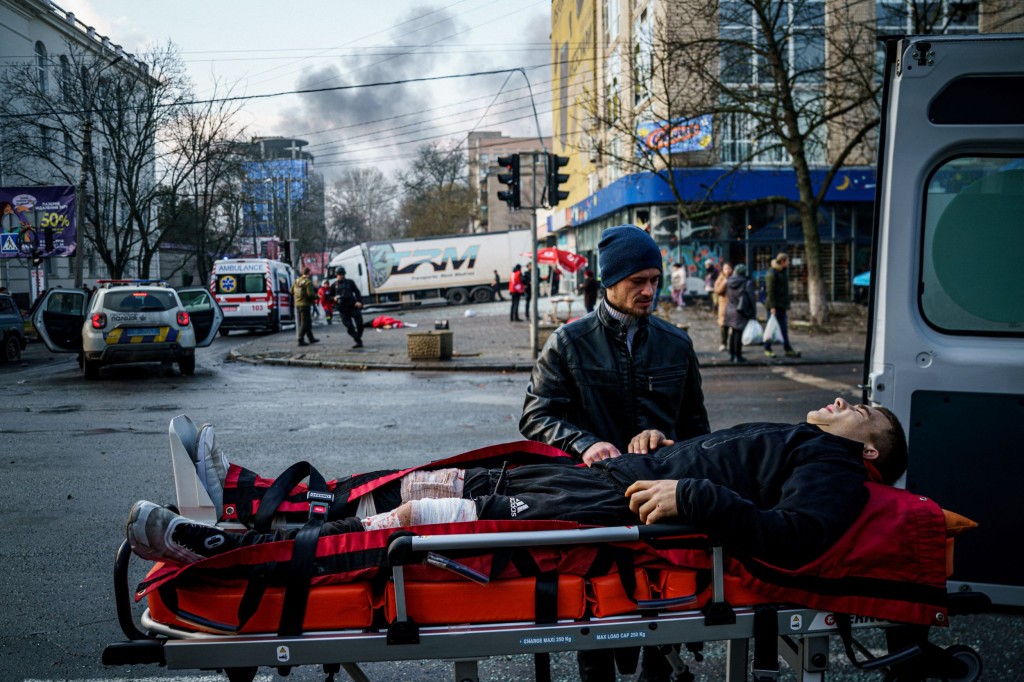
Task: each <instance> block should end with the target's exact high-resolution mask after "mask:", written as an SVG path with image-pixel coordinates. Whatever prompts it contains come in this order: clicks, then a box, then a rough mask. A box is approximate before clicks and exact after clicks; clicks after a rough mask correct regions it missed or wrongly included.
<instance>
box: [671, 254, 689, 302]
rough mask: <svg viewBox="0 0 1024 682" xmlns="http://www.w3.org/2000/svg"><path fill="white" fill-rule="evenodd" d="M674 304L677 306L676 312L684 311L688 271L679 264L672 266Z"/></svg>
mask: <svg viewBox="0 0 1024 682" xmlns="http://www.w3.org/2000/svg"><path fill="white" fill-rule="evenodd" d="M670 283H671V288H672V302H673V303H675V304H676V310H682V309H683V292H684V291H686V269H685V268H683V266H682V265H680V264H679V263H673V264H672V278H671V280H670Z"/></svg>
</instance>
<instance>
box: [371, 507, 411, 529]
mask: <svg viewBox="0 0 1024 682" xmlns="http://www.w3.org/2000/svg"><path fill="white" fill-rule="evenodd" d="M362 521H363V528H365V529H366V530H380V529H381V528H399V527H400V526H401V525H402V524H401V523H399V521H398V510H397V509H392V510H391V511H389V512H383V513H381V514H377V515H375V516H367V517H366V518H365V519H363V520H362Z"/></svg>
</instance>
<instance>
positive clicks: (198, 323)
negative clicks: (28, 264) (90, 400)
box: [32, 280, 224, 379]
mask: <svg viewBox="0 0 1024 682" xmlns="http://www.w3.org/2000/svg"><path fill="white" fill-rule="evenodd" d="M97 286H98V288H97V289H96V290H95V291H94V292H92V293H91V294H90V292H89V291H86V290H84V289H65V288H56V289H52V290H50V291H48V292H47V293H46V294H45V297H44V298H43V300H42V301H41V302H40V303H39V305H38V306H37V307H36V309H35V312H34V313H33V315H32V324H33V326H35V328H36V331H38V332H39V336H40V338H41V339H42V340H43V343H45V344H46V347H47V348H49V349H50V350H51V351H53V352H55V353H79V362H80V364H81V366H82V370H83V372H84V373H85V378H86V379H96V378H98V377H99V371H100V368H101V367H103V366H104V365H117V364H126V363H134V362H165V361H171V362H176V363H177V364H178V370H179V371H180V372H181V373H182V374H186V375H191V374H193V373H195V370H196V356H195V349H196V348H198V347H203V346H208V345H210V343H212V342H213V339H214V337H216V335H217V330H218V329H219V327H220V323H221V321H222V320H223V319H224V315H223V313H222V312H221V310H220V307H219V306H218V305H217V302H216V301H215V300H214V299H213V296H212V295H211V294H210V292H209V291H207V290H206V289H203V288H192V289H181V290H177V291H176V290H174V289H172V288H171V287H169V286H167V283H166V282H162V281H152V280H100V281H99V282H97Z"/></svg>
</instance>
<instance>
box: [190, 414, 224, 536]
mask: <svg viewBox="0 0 1024 682" xmlns="http://www.w3.org/2000/svg"><path fill="white" fill-rule="evenodd" d="M230 466H231V465H230V463H229V462H228V458H227V456H226V455H225V454H224V451H223V450H221V449H220V448H218V447H217V443H216V436H215V434H214V432H213V426H212V425H211V424H203V425H202V427H200V429H199V435H198V436H197V437H196V474H198V475H199V481H200V482H201V483H202V484H203V487H204V488H206V492H207V493H209V495H210V499H211V500H212V501H213V506H214V507H215V509H216V511H217V518H218V519H219V518H220V517H221V514H223V513H224V481H226V480H227V478H228V467H230Z"/></svg>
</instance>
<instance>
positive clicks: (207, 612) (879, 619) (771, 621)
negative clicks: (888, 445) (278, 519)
mask: <svg viewBox="0 0 1024 682" xmlns="http://www.w3.org/2000/svg"><path fill="white" fill-rule="evenodd" d="M187 436H188V434H184V437H185V442H189V441H188V439H187ZM181 437H182V434H178V435H177V436H176V435H175V430H174V423H173V422H172V439H171V441H172V453H174V451H175V441H176V438H178V442H181ZM192 440H194V439H192ZM179 470H180V471H181V472H188V471H191V472H192V473H191V476H192V477H193V478H194V476H195V475H194V469H191V467H190V465H188V466H186V465H185V464H184V463H181V466H180V467H179V463H178V462H176V463H175V472H176V480H178V479H179V477H178V473H179ZM178 483H179V486H178V501H179V505H180V506H184V507H189V505H192V507H193V509H191V510H190V511H191V513H190V514H189V515H192V516H197V515H199V514H197V513H196V511H195V509H198V508H202V507H204V506H205V505H207V504H209V502H208V499H207V500H203V499H202V495H203V492H202V491H201V490H200V489H198V488H197V487H196V486H194V485H193V483H192V481H190V480H189V479H188V476H182V477H181V480H178ZM891 490H892V489H884V490H882V489H879V490H878V491H877V493H876V494H874V495H873V497H872V499H873V500H874V502H869V505H868V507H867V508H866V510H865V514H866V515H868V516H869V517H870V514H872V513H878V514H883V513H892V507H893V505H892V500H893V498H892V497H891V496H897V497H898V496H900V495H904V496H907V494H906V493H904V492H902V491H894V492H890V491H891ZM183 491H184V493H183ZM909 497H914V498H916V499H915V500H912V501H911V502H910V504H909V506H908V512H907V513H908V518H916V519H918V520H919V521H920V522H921V523H923V524H924V525H925V526H926V527H927V528H926V531H927V532H926V534H927V535H928V537H929V538H930V539H929V542H928V543H927V544H928V547H929V548H930V549H932V550H934V551H930V552H928V553H926V555H919V554H915V556H914V558H913V565H908V566H907V567H906V570H905V571H903V572H902V574H901V569H898V570H896V571H894V574H896V575H902V577H900V578H899V579H898V580H896V581H895V582H893V581H890V582H891V583H892V584H889V585H888V587H886V586H884V585H883V586H882V588H877V587H873V586H871V585H869V586H868V588H865V587H864V583H865V581H867V582H869V583H870V582H871V580H873V579H872V578H870V577H867V578H865V577H863V576H859V575H858V576H855V577H854V580H853V581H852V582H850V581H849V580H846V577H845V576H844V578H843V579H842V580H839V581H834V582H830V581H828V580H827V579H825V578H823V577H822V576H821V575H817V574H816V572H817V571H819V570H820V571H822V572H824V571H825V570H826V569H827V568H828V567H829V566H830V565H831V564H848V565H850V564H870V563H871V562H870V560H869V559H870V557H869V556H868V555H857V554H856V553H855V552H854V553H853V554H849V553H848V554H847V555H846V556H839V557H837V556H829V555H825V556H824V557H823V558H822V559H821V560H820V561H818V562H815V563H812V565H810V567H809V570H810V573H811V575H810V577H809V578H808V576H807V575H798V574H796V573H793V574H792V575H790V574H789V573H787V572H779V571H774V572H773V571H772V569H771V567H767V566H763V565H759V564H757V563H756V562H754V563H751V562H749V561H748V562H744V561H740V560H737V559H736V558H734V557H729V556H727V555H726V554H725V553H724V552H723V550H722V548H721V547H719V546H716V544H715V543H713V542H712V541H711V540H709V539H708V538H707V537H705V536H703V535H700V534H699V533H697V532H695V531H694V529H691V528H685V527H673V526H668V525H660V524H659V525H653V526H626V527H616V528H603V527H582V526H579V525H578V524H575V523H569V522H562V521H543V522H542V521H504V522H496V521H475V522H470V523H456V524H447V525H444V526H422V527H414V528H410V529H404V530H398V531H396V530H395V529H390V530H380V531H367V532H362V533H350V534H343V535H333V536H329V537H320V538H319V539H317V540H316V543H315V546H316V553H315V561H314V570H313V573H312V575H313V578H312V579H311V580H309V581H308V583H307V584H304V585H302V586H301V587H302V590H301V592H302V593H303V598H304V606H303V609H302V611H300V614H301V620H300V622H299V623H298V624H297V626H296V627H295V628H294V629H295V631H294V632H292V631H289V632H288V633H287V634H282V633H283V631H284V630H283V628H284V626H283V623H284V621H285V618H284V615H285V613H286V612H287V611H288V610H289V607H288V602H289V601H290V600H292V598H293V597H294V594H290V591H292V590H294V589H295V588H294V585H293V584H290V583H289V582H288V580H286V579H278V578H280V576H281V575H284V574H285V573H287V571H284V573H282V570H283V568H285V567H287V566H288V564H289V563H290V562H291V560H292V559H293V552H297V550H295V548H294V543H293V541H283V542H272V543H266V544H262V545H257V546H253V547H246V548H241V549H238V550H234V551H232V552H228V553H226V554H222V555H220V556H217V557H213V558H210V559H205V560H203V561H200V562H198V563H195V564H192V565H190V566H185V567H182V566H176V565H170V564H159V563H158V564H155V565H154V566H153V567H152V568H151V570H150V571H149V573H148V575H147V576H146V578H145V579H144V580H143V582H142V584H141V585H140V588H139V590H137V591H135V592H134V594H133V593H132V591H131V590H130V588H129V584H128V578H129V561H130V558H131V556H132V553H131V550H130V548H129V546H128V544H127V542H124V543H123V544H122V545H121V547H120V549H119V551H118V554H117V559H116V562H115V572H114V574H115V581H114V588H115V598H116V605H117V615H118V620H119V624H120V626H121V629H122V630H123V632H124V634H125V636H126V637H127V641H122V642H116V643H112V644H110V645H109V646H107V647H106V649H105V650H104V653H103V662H104V664H107V665H140V664H157V665H162V666H166V667H168V668H170V669H203V670H209V669H217V670H223V671H224V672H225V673H226V674H227V677H228V679H229V680H232V681H246V682H247V681H249V680H252V679H253V678H254V676H255V675H256V673H257V671H258V669H259V668H260V667H269V668H276V669H278V670H279V671H280V672H283V673H287V671H289V670H290V669H291V668H293V667H296V666H310V665H312V666H322V668H323V670H324V672H325V674H326V675H327V679H328V680H333V679H334V675H335V674H336V673H338V672H340V671H341V670H342V669H344V671H345V672H346V673H347V674H348V675H349V676H350V677H351V678H352V679H354V680H357V681H358V680H368V678H367V677H366V675H365V674H364V673H363V671H362V669H361V668H360V667H359V665H360V664H361V663H368V662H381V661H406V660H419V659H443V660H452V661H453V663H454V666H455V672H456V679H459V680H477V679H478V662H479V661H480V660H483V659H485V658H488V657H491V656H497V655H510V654H532V655H533V656H534V657H535V660H536V662H537V665H536V671H537V678H538V679H540V680H546V679H549V678H550V672H549V669H548V666H547V663H548V656H549V655H550V654H551V653H553V652H563V651H579V650H589V649H605V648H622V647H633V646H637V645H643V646H659V647H664V648H665V650H666V651H668V652H669V656H668V659H669V661H670V663H671V664H672V666H673V668H675V669H676V670H677V672H679V673H682V671H683V670H685V663H684V662H683V659H682V654H684V653H685V652H681V651H680V649H679V646H678V645H679V643H688V644H687V649H689V650H690V651H691V652H694V651H698V650H699V647H698V646H697V645H696V643H700V642H709V641H725V642H727V656H728V665H727V668H726V677H727V679H728V681H729V682H740V681H741V680H745V679H750V676H751V675H752V676H753V679H755V680H757V681H758V682H763V681H767V680H773V679H777V677H778V672H779V660H780V657H781V659H782V660H783V661H785V663H786V664H787V665H788V666H789V667H790V668H791V669H792V670H793V671H794V672H795V673H796V678H797V679H798V680H801V682H810V681H811V680H821V679H823V675H824V672H825V671H826V670H827V669H828V667H829V663H830V662H829V656H828V650H829V642H830V639H831V638H832V637H837V636H838V637H840V638H841V639H842V641H843V644H844V646H845V648H846V650H847V654H848V657H849V659H850V661H851V662H852V663H853V664H854V665H856V666H857V667H860V668H863V669H867V670H884V671H886V672H887V674H888V678H887V679H892V680H921V679H928V678H936V679H955V680H974V679H977V677H978V676H979V675H980V672H981V659H980V657H979V656H978V654H977V653H976V652H974V650H973V649H970V648H968V647H964V646H960V645H954V646H952V647H949V648H948V649H941V648H939V647H937V646H935V645H933V644H931V643H930V642H928V640H927V632H928V629H929V627H930V626H933V625H940V626H941V625H945V624H946V623H947V622H948V618H949V617H951V616H956V615H958V614H960V613H969V612H977V611H978V610H981V609H983V608H984V607H985V606H986V600H985V598H984V597H983V596H982V595H976V594H973V593H957V594H950V595H947V594H946V591H945V578H946V575H947V570H948V569H949V567H950V564H949V562H950V561H951V556H952V555H951V552H952V537H951V534H950V532H949V530H948V529H949V527H950V525H951V523H950V520H949V519H948V518H947V519H946V521H945V522H943V515H942V512H941V510H939V509H938V507H937V506H935V505H934V503H932V502H931V501H929V500H925V499H924V498H917V497H916V496H909ZM183 511H184V510H183ZM199 511H200V513H203V509H199ZM205 513H209V510H205ZM909 523H911V521H908V524H909ZM869 527H870V518H869V519H868V520H867V521H865V524H863V525H861V526H857V525H855V526H854V527H853V528H851V529H850V531H849V533H850V534H852V535H851V537H852V538H856V537H857V535H856V534H857V533H859V532H863V531H864V528H869ZM947 535H948V536H949V537H948V538H947ZM847 544H848V545H850V544H853V545H856V543H847ZM338 557H342V558H344V561H343V562H341V563H342V564H343V566H341V567H338V566H337V565H336V564H337V561H335V560H336V559H337V558H338ZM327 566H333V567H334V568H332V569H331V570H327V569H326V568H325V567H327ZM897 568H898V567H897ZM805 573H806V572H805ZM869 573H870V572H869ZM275 576H276V577H275ZM876 582H878V581H876ZM916 583H921V584H920V585H917V584H916ZM254 586H256V588H255V589H254ZM837 586H843V587H845V586H852V589H851V591H852V592H854V593H855V594H835V593H834V592H836V591H837V589H838V588H837ZM133 596H134V598H135V600H136V601H138V600H144V601H146V605H147V607H148V608H145V609H144V610H142V612H141V613H136V612H135V611H133ZM868 628H872V629H874V628H885V629H886V634H887V641H888V644H889V653H888V654H886V655H884V656H881V657H871V656H868V655H866V654H867V650H866V649H863V647H860V646H859V644H858V643H857V640H856V638H855V634H857V633H858V632H860V631H861V630H864V629H868ZM751 643H753V646H752V647H751ZM751 649H753V652H752V655H751ZM697 655H698V656H699V654H697ZM698 660H699V659H698ZM622 672H626V671H622Z"/></svg>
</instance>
